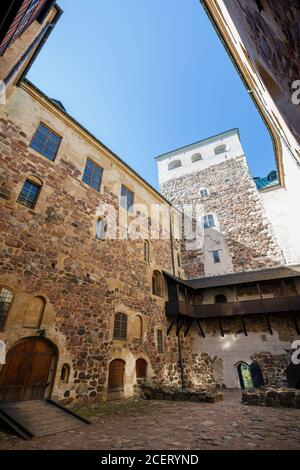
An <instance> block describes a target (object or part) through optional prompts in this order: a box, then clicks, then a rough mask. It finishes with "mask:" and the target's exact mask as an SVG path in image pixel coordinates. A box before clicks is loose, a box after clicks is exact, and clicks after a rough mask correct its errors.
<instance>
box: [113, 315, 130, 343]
mask: <svg viewBox="0 0 300 470" xmlns="http://www.w3.org/2000/svg"><path fill="white" fill-rule="evenodd" d="M113 338H114V339H127V315H125V313H116V314H115V322H114V336H113Z"/></svg>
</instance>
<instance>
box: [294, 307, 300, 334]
mask: <svg viewBox="0 0 300 470" xmlns="http://www.w3.org/2000/svg"><path fill="white" fill-rule="evenodd" d="M292 316H293V320H294V325H295V328H296V331H297V335H298V336H299V335H300V328H299V324H298V320H297V315H296V312H292Z"/></svg>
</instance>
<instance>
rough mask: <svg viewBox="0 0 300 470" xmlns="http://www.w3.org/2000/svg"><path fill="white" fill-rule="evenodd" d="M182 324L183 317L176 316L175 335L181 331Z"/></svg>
mask: <svg viewBox="0 0 300 470" xmlns="http://www.w3.org/2000/svg"><path fill="white" fill-rule="evenodd" d="M183 324H184V318H177V328H176V336H179V333H180V331H181V328H182V327H183Z"/></svg>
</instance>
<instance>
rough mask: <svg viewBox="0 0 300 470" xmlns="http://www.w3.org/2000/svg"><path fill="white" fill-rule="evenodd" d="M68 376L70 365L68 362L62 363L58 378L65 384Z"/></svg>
mask: <svg viewBox="0 0 300 470" xmlns="http://www.w3.org/2000/svg"><path fill="white" fill-rule="evenodd" d="M69 378H70V366H69V364H63V366H62V368H61V374H60V380H61V381H62V382H64V383H65V384H67V383H68V382H69Z"/></svg>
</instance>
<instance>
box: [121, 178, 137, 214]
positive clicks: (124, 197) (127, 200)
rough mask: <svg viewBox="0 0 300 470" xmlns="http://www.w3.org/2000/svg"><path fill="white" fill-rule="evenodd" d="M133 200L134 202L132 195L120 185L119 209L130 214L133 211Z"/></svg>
mask: <svg viewBox="0 0 300 470" xmlns="http://www.w3.org/2000/svg"><path fill="white" fill-rule="evenodd" d="M133 200H134V193H133V192H132V191H130V189H128V188H126V186H124V185H123V184H122V187H121V207H123V208H124V209H126V210H127V211H128V212H132V211H133Z"/></svg>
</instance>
